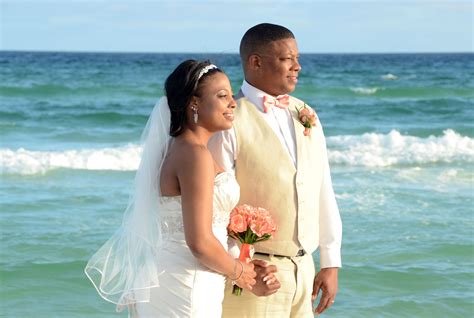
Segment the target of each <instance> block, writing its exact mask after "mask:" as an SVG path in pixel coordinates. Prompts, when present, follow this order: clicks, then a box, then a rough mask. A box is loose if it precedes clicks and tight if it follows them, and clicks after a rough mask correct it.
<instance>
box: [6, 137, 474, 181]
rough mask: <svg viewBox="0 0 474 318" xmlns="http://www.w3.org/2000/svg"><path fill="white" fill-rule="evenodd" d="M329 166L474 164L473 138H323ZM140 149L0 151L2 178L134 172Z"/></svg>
mask: <svg viewBox="0 0 474 318" xmlns="http://www.w3.org/2000/svg"><path fill="white" fill-rule="evenodd" d="M327 144H328V148H329V149H328V153H329V161H330V163H331V164H332V165H350V166H366V167H388V166H394V165H423V164H433V163H451V162H467V163H474V139H473V138H469V137H466V136H461V135H460V134H458V133H456V132H455V131H453V130H451V129H448V130H445V131H444V132H443V135H442V136H430V137H427V138H421V137H415V136H406V135H402V134H401V133H400V132H398V131H396V130H392V131H391V132H389V133H388V134H377V133H365V134H362V135H344V136H332V137H328V138H327ZM141 153H142V147H141V146H140V145H136V144H130V145H127V146H123V147H116V148H102V149H80V150H65V151H33V150H26V149H23V148H20V149H17V150H12V149H0V171H1V174H20V175H32V174H44V173H46V172H48V171H51V170H54V169H60V168H62V169H82V170H115V171H133V170H136V169H137V168H138V165H139V164H140V156H141Z"/></svg>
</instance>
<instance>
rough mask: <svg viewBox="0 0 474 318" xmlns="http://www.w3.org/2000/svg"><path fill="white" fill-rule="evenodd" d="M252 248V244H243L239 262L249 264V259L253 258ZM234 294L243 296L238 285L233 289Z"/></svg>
mask: <svg viewBox="0 0 474 318" xmlns="http://www.w3.org/2000/svg"><path fill="white" fill-rule="evenodd" d="M252 248H253V246H252V244H248V243H242V246H241V247H240V254H239V260H240V261H241V262H247V259H249V258H251V257H250V251H251V250H252ZM232 294H234V295H236V296H240V295H241V294H242V288H240V287H239V286H237V285H234V288H233V289H232Z"/></svg>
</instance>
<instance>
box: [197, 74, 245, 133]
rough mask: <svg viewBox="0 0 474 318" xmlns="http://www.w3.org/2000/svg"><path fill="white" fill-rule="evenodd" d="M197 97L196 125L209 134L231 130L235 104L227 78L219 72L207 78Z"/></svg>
mask: <svg viewBox="0 0 474 318" xmlns="http://www.w3.org/2000/svg"><path fill="white" fill-rule="evenodd" d="M199 95H200V97H198V98H197V108H198V114H199V120H198V125H200V126H202V127H204V128H206V129H207V130H209V131H211V132H216V131H220V130H226V129H230V128H232V121H233V120H234V108H235V106H236V103H235V100H234V98H233V97H232V87H231V86H230V82H229V79H228V78H227V76H226V75H225V74H224V73H220V72H219V73H214V74H212V75H210V76H208V77H207V78H206V79H205V81H204V83H203V84H202V86H201V90H200V94H199Z"/></svg>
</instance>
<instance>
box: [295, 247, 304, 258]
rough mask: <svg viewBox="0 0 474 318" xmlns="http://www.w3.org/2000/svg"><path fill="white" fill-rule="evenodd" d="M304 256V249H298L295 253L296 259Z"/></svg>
mask: <svg viewBox="0 0 474 318" xmlns="http://www.w3.org/2000/svg"><path fill="white" fill-rule="evenodd" d="M304 254H306V252H305V251H304V249H300V250H299V251H298V253H296V257H300V256H303V255H304Z"/></svg>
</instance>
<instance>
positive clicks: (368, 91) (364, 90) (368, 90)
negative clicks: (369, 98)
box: [351, 87, 379, 95]
mask: <svg viewBox="0 0 474 318" xmlns="http://www.w3.org/2000/svg"><path fill="white" fill-rule="evenodd" d="M378 90H379V88H378V87H351V91H353V92H354V93H356V94H362V95H373V94H375V93H377V91H378Z"/></svg>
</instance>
